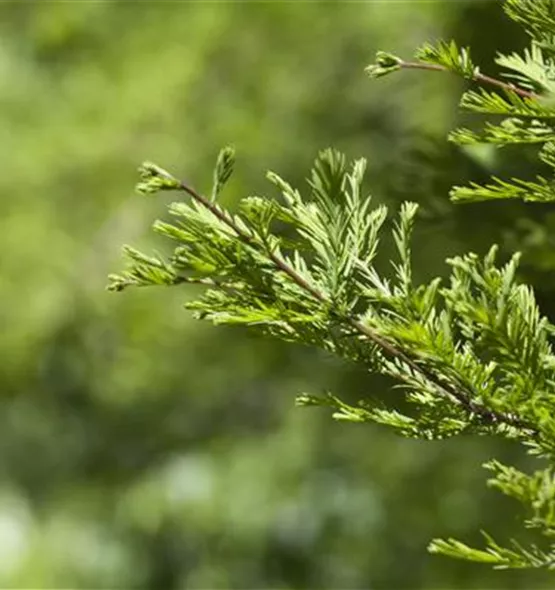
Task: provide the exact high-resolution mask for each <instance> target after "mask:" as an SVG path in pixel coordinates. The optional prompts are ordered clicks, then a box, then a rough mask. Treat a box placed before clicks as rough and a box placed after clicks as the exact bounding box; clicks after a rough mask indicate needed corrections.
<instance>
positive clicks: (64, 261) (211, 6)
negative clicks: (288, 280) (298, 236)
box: [0, 0, 555, 590]
mask: <svg viewBox="0 0 555 590" xmlns="http://www.w3.org/2000/svg"><path fill="white" fill-rule="evenodd" d="M0 14H1V16H2V18H1V19H0V27H1V36H0V79H1V86H0V102H1V105H2V108H1V109H0V154H1V162H2V168H3V172H2V174H1V175H0V184H1V192H2V199H1V204H0V207H1V209H0V210H1V217H0V219H1V231H0V248H1V252H2V256H1V257H0V269H1V270H0V297H1V300H2V303H3V305H2V307H1V309H0V322H1V327H2V329H1V330H0V359H1V364H0V367H1V368H0V385H1V388H2V396H1V398H0V399H1V401H0V403H1V408H0V410H1V411H0V449H1V452H0V474H1V480H0V483H1V485H0V587H5V588H8V587H10V588H30V587H33V588H149V589H150V588H152V589H159V590H171V589H181V588H183V589H184V588H191V589H197V588H198V589H200V588H206V589H210V588H213V589H227V588H234V589H238V588H253V589H254V588H272V589H273V588H280V589H281V588H283V589H286V588H330V589H331V588H336V589H340V588H349V589H351V588H352V589H355V588H369V589H389V588H391V589H393V588H395V589H407V590H408V589H410V590H413V589H414V590H415V589H463V588H464V589H466V588H481V589H486V588H522V589H524V588H526V589H531V588H552V587H553V585H554V583H553V581H552V577H551V576H549V575H548V574H544V573H537V572H526V571H524V572H494V571H491V570H490V569H489V568H488V567H486V566H477V565H472V564H467V563H464V562H456V561H451V560H448V559H445V558H440V557H433V556H430V555H428V554H427V553H426V550H425V547H426V544H427V542H428V541H429V540H430V539H431V538H432V537H435V536H445V537H447V536H456V537H459V538H461V539H464V540H465V541H467V542H470V543H472V542H477V543H479V540H480V539H479V535H478V533H477V531H478V530H479V529H480V528H485V529H486V530H488V531H490V532H492V533H493V534H494V535H496V536H497V537H498V538H499V540H500V541H506V540H507V539H508V538H510V537H511V536H512V535H518V534H520V529H521V526H520V520H519V519H520V518H521V517H522V515H521V514H520V512H519V509H518V506H516V505H514V504H513V503H511V502H510V501H508V500H506V499H504V498H503V497H500V496H499V495H498V494H497V493H496V492H494V491H491V490H488V489H487V488H486V486H485V480H486V477H487V474H486V472H485V471H483V469H482V468H481V467H480V465H481V463H483V462H484V461H485V460H488V459H490V458H491V457H494V456H495V457H498V458H501V459H504V460H506V461H513V462H515V463H517V464H519V465H521V466H523V467H524V468H532V467H533V463H531V460H530V459H528V458H527V457H526V455H525V454H524V452H523V451H522V449H519V448H517V447H514V446H511V445H509V444H507V443H503V442H502V441H496V440H485V439H471V438H465V439H457V440H451V441H445V442H442V443H437V442H436V443H424V442H420V441H407V440H403V439H400V438H398V437H396V436H394V435H393V434H392V433H390V432H389V431H387V430H386V429H382V428H378V427H369V426H354V425H345V424H342V423H336V422H334V421H333V420H332V419H331V417H330V415H329V414H328V413H327V412H326V411H325V410H315V409H312V410H311V409H298V408H295V407H294V397H295V395H296V394H298V393H301V392H303V391H309V392H312V393H319V392H322V391H324V390H326V389H329V390H330V391H332V392H334V393H336V394H338V395H342V396H345V397H346V398H348V399H358V398H363V397H364V396H366V395H369V394H371V395H380V396H382V397H383V398H384V399H389V400H392V401H394V400H395V399H396V398H397V396H398V395H399V394H398V393H396V392H395V391H391V390H390V389H389V387H388V386H386V385H385V384H384V383H383V382H380V381H377V380H376V379H373V378H372V377H371V376H369V375H367V374H365V373H364V372H363V371H362V370H360V369H357V368H355V367H350V366H345V365H344V364H342V363H340V362H338V361H337V360H334V359H330V358H328V357H326V356H325V355H322V354H319V353H318V352H317V351H312V350H308V349H305V348H301V347H294V346H290V345H286V344H282V343H279V342H274V341H271V340H267V339H264V338H261V337H258V336H254V335H252V334H250V333H246V332H244V331H242V330H240V329H231V328H218V329H216V328H213V327H212V326H210V325H207V324H203V323H199V322H195V321H194V320H192V319H191V317H190V315H189V314H188V313H186V312H185V311H183V310H182V308H181V304H182V302H183V301H184V300H185V299H186V298H187V297H191V296H193V295H194V293H193V292H192V291H187V290H186V289H185V290H182V289H153V290H131V291H126V292H125V293H124V294H121V295H116V294H110V293H107V292H106V291H104V286H105V284H106V276H107V274H108V273H109V272H112V271H115V270H118V269H119V268H120V266H121V264H122V262H121V259H120V247H121V245H122V244H123V243H131V244H133V245H135V246H137V247H140V248H144V249H149V248H157V249H161V250H163V249H164V242H163V241H162V240H160V239H159V238H156V237H155V236H153V235H152V234H151V232H150V231H149V226H150V223H151V222H152V221H153V220H154V219H155V218H156V217H157V216H161V215H162V216H163V215H164V214H165V213H164V206H165V204H166V203H167V200H166V198H165V196H163V195H162V196H158V197H155V198H144V197H139V196H136V195H135V194H134V193H133V186H134V184H135V182H136V180H137V174H136V168H137V166H138V165H139V164H140V163H141V162H142V161H143V160H144V159H150V160H154V161H155V162H157V163H159V164H160V165H162V166H164V167H167V168H168V169H170V170H172V171H173V172H175V173H176V174H177V175H180V176H182V177H183V178H185V179H187V180H188V181H189V182H191V183H192V184H194V185H195V186H196V187H197V188H199V189H201V190H206V189H207V188H208V187H209V185H210V181H211V171H212V165H213V162H214V160H215V157H216V155H217V152H218V150H219V148H220V147H221V146H223V145H226V144H229V143H232V144H233V145H235V147H236V148H237V151H238V165H237V174H236V176H235V178H234V180H233V182H232V183H231V185H230V188H229V190H228V191H227V193H226V195H225V198H224V201H225V203H226V204H228V205H230V206H232V205H233V202H234V200H235V199H237V198H238V197H239V196H244V195H246V194H268V191H270V194H274V193H273V192H272V190H271V188H270V185H269V183H267V182H266V181H265V179H264V173H265V171H266V170H267V169H272V170H275V171H276V172H278V173H280V174H281V175H283V176H284V177H285V178H286V179H288V180H289V181H290V182H292V183H296V184H298V185H302V184H303V183H304V178H305V177H306V176H307V174H308V171H309V168H310V165H311V162H312V160H313V158H314V157H315V155H316V153H317V152H318V150H320V149H323V148H325V147H328V146H330V145H331V146H334V147H337V148H340V149H341V150H343V151H345V152H346V153H347V155H348V156H349V157H352V158H354V157H360V156H365V157H367V158H368V160H369V175H368V187H369V189H370V190H371V191H372V193H373V195H374V198H375V200H376V202H385V203H387V204H388V205H390V206H391V208H392V210H393V211H395V210H396V209H397V208H398V206H399V203H400V202H401V200H403V199H406V198H410V199H412V200H417V201H418V202H420V203H421V205H422V211H423V212H422V219H421V222H420V224H419V229H418V231H417V236H416V244H415V247H414V251H415V259H416V264H417V274H418V275H419V276H420V277H422V278H429V277H430V276H434V275H438V274H443V273H445V265H444V264H443V260H444V259H445V258H446V257H447V256H450V255H452V254H455V253H462V252H465V251H467V250H469V249H473V250H476V251H478V252H484V251H485V250H486V249H487V248H488V246H489V245H490V243H492V242H494V241H497V242H499V243H500V244H501V247H502V252H503V253H504V255H506V254H507V253H509V252H511V251H513V250H515V249H521V250H522V251H523V252H524V265H523V271H522V272H523V277H524V278H525V279H527V280H533V281H534V282H535V283H536V284H537V285H538V288H539V292H538V297H539V299H540V301H541V302H542V305H543V311H544V313H546V314H548V315H550V314H551V315H552V313H553V311H554V309H553V303H552V301H553V294H554V290H555V282H554V281H553V279H552V278H550V277H552V276H553V272H552V271H553V267H554V266H555V258H554V255H553V251H554V248H553V243H552V241H553V238H552V237H551V236H553V235H554V231H553V230H555V217H554V215H553V213H552V211H551V209H550V208H549V207H548V206H539V205H534V206H524V205H522V204H518V203H511V204H507V203H499V204H497V203H496V204H488V205H475V206H474V205H473V206H465V207H455V206H453V205H451V204H450V203H449V201H448V199H447V191H448V189H449V187H450V185H451V184H452V183H453V182H457V183H462V182H465V181H468V180H470V179H472V180H476V181H480V180H483V179H484V178H486V177H487V176H488V175H489V174H490V173H492V172H493V173H496V174H499V175H502V174H503V173H506V172H507V171H510V174H511V175H517V174H524V175H526V174H529V173H531V171H533V169H534V166H535V164H534V161H535V160H534V153H533V152H531V151H526V150H522V149H521V150H517V151H510V150H509V151H503V152H499V151H495V150H490V149H475V150H472V151H469V150H466V151H463V150H460V149H456V148H454V147H453V146H451V145H449V144H448V143H447V142H446V140H445V136H446V133H447V131H448V130H449V129H451V128H452V127H453V126H455V125H456V124H457V123H460V122H462V121H464V122H465V123H468V118H467V117H465V116H462V115H461V114H460V113H459V112H458V111H457V100H458V96H459V94H460V92H461V90H462V88H463V86H462V83H461V82H460V81H459V80H457V79H456V78H454V77H451V76H449V75H445V76H442V75H436V74H428V73H422V72H420V73H418V72H410V73H404V74H399V75H396V76H391V77H390V78H386V79H383V80H378V81H370V80H369V79H368V78H367V77H366V76H365V74H364V71H363V70H364V67H365V66H366V65H367V64H368V63H369V62H371V61H372V59H373V56H374V53H375V51H376V50H378V49H383V50H390V51H392V52H395V53H397V54H399V55H403V56H406V57H408V56H410V55H411V54H412V51H413V49H414V48H415V47H416V46H418V45H419V44H420V43H422V42H424V41H433V40H435V39H437V38H444V39H450V38H455V39H456V40H458V41H459V42H460V43H461V44H467V43H468V44H471V45H472V47H473V49H474V56H475V59H476V61H477V62H478V63H480V64H483V66H484V68H483V69H484V70H485V71H487V72H488V73H495V72H496V69H495V67H493V66H491V60H492V58H493V57H494V55H495V51H496V50H497V49H504V50H513V49H518V48H519V47H522V45H523V43H524V42H525V38H524V35H523V34H522V32H521V31H520V30H519V29H518V28H517V27H516V25H514V24H512V23H511V22H510V21H508V19H507V18H506V17H505V16H504V15H503V13H502V10H501V7H500V3H498V2H495V1H493V2H488V1H484V2H473V1H471V0H469V1H457V2H454V1H453V2H450V1H448V0H445V1H438V2H409V1H407V2H301V1H297V2H263V3H255V2H252V3H250V2H175V3H174V2H167V3H166V2H154V1H152V2H112V1H104V2H100V1H99V2H38V1H37V2H11V3H10V2H5V3H2V4H1V6H0Z"/></svg>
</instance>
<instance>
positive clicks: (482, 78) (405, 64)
mask: <svg viewBox="0 0 555 590" xmlns="http://www.w3.org/2000/svg"><path fill="white" fill-rule="evenodd" d="M398 64H399V66H400V67H401V68H404V69H407V70H429V71H432V72H451V70H449V69H448V68H446V67H445V66H440V65H439V64H428V63H421V62H417V61H401V60H400V61H399V62H398ZM472 80H474V81H475V82H482V83H484V84H489V85H490V86H497V87H498V88H502V89H503V90H509V91H511V92H514V93H515V94H518V95H519V96H521V97H522V98H533V99H537V98H540V95H539V94H536V93H535V92H531V91H530V90H524V89H522V88H519V87H518V86H515V85H514V84H511V83H510V82H503V81H502V80H498V79H497V78H492V77H491V76H486V75H485V74H474V76H472Z"/></svg>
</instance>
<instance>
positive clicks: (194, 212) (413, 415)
mask: <svg viewBox="0 0 555 590" xmlns="http://www.w3.org/2000/svg"><path fill="white" fill-rule="evenodd" d="M505 8H506V11H507V14H508V15H509V16H510V17H511V18H513V19H514V20H516V21H517V22H520V23H521V24H524V25H525V27H526V28H527V30H528V31H529V32H530V34H531V36H532V37H533V40H532V45H531V47H530V49H529V50H525V51H524V54H523V56H522V57H520V56H518V55H517V54H515V53H513V54H510V55H499V56H498V58H497V60H496V61H497V63H498V65H500V66H502V67H504V68H505V69H508V70H510V72H511V73H510V74H507V76H508V77H510V78H511V79H513V80H515V82H516V83H512V82H511V83H507V82H504V81H501V80H497V79H495V78H491V77H489V76H485V75H483V74H482V73H481V72H480V70H479V69H478V67H477V66H476V65H475V64H474V63H473V61H472V60H471V59H470V55H469V51H468V49H459V48H458V47H457V45H456V44H455V43H454V42H450V43H445V42H441V41H440V42H439V43H437V44H436V45H430V44H426V45H424V46H423V47H421V49H419V50H418V51H417V53H416V59H417V60H418V61H417V62H405V61H403V60H401V59H400V58H398V57H396V56H394V55H392V54H388V53H384V52H380V53H378V55H377V60H376V64H374V65H372V66H369V67H368V68H367V72H368V74H369V75H370V76H371V77H373V78H378V77H381V76H384V75H387V74H389V73H392V72H393V71H398V70H401V69H407V68H408V69H410V68H412V69H431V70H439V71H450V72H452V73H455V74H457V75H460V76H462V77H464V78H466V79H468V80H471V81H473V82H478V83H482V84H489V85H493V86H495V87H496V88H497V89H498V90H499V91H496V92H489V91H486V90H484V89H481V88H480V89H479V90H477V91H475V90H468V91H466V92H465V93H464V94H463V97H462V99H461V107H462V108H463V109H465V110H467V111H470V112H474V113H483V114H488V115H501V116H504V117H506V118H505V119H504V120H502V121H501V123H500V124H492V123H486V125H485V129H484V132H483V133H476V132H473V131H471V130H468V129H458V130H456V131H454V132H453V133H452V134H451V135H450V139H451V140H452V141H455V142H458V143H462V144H473V143H478V142H483V143H492V144H495V145H497V146H503V145H509V144H519V143H532V144H537V143H540V144H543V148H542V151H541V152H540V157H541V160H542V161H543V162H544V164H546V165H547V166H548V167H550V168H551V169H553V168H555V158H554V157H553V153H554V151H555V147H554V145H555V143H554V138H553V134H554V131H553V128H552V127H551V125H550V121H551V120H552V119H553V118H555V106H554V103H553V101H552V97H551V93H552V91H553V88H554V87H553V85H554V83H555V74H554V67H555V64H554V62H553V58H552V55H551V53H552V51H551V50H552V47H553V45H552V41H553V38H554V37H555V19H554V18H553V14H554V12H553V4H552V2H548V1H541V2H528V1H521V0H510V1H509V2H507V4H506V6H505ZM515 72H516V73H515ZM233 164H234V152H233V150H231V149H230V148H226V149H224V150H222V152H221V153H220V155H219V157H218V161H217V164H216V167H215V171H214V183H213V190H212V193H211V196H210V198H207V197H205V196H203V195H202V194H200V193H198V192H197V191H195V189H193V188H192V187H191V186H189V185H188V184H186V183H185V182H183V181H180V180H178V179H177V178H175V177H174V176H172V175H171V174H170V173H168V172H166V171H165V170H163V169H161V168H160V167H158V166H156V165H154V164H150V163H147V164H144V165H143V167H142V168H141V176H142V180H141V182H140V183H139V185H138V187H137V189H138V191H139V192H142V193H153V192H156V191H157V190H174V191H183V192H185V193H186V194H187V195H188V196H189V197H191V199H192V202H190V203H188V202H185V201H178V202H175V203H173V204H171V205H170V206H169V213H170V215H171V216H172V217H173V219H174V221H173V222H165V221H158V222H156V223H155V224H154V229H155V230H156V231H157V232H159V233H161V234H162V235H163V236H165V237H166V238H168V239H169V240H170V241H171V243H173V246H174V248H173V253H172V254H171V255H170V256H169V257H166V258H163V257H159V256H156V257H151V256H147V255H145V254H142V253H140V252H138V251H137V250H135V249H131V248H129V247H127V248H126V249H125V254H126V256H127V258H128V261H129V267H128V269H127V270H125V271H124V272H123V273H120V274H117V275H111V276H110V284H109V288H110V289H112V290H118V291H119V290H122V289H123V288H125V287H127V286H131V285H135V286H149V285H176V284H180V283H193V284H199V285H204V286H205V287H206V290H205V291H204V293H203V294H202V295H201V296H200V297H198V298H197V299H195V300H193V301H189V302H187V303H186V307H187V308H188V309H190V310H193V311H194V314H195V317H197V318H199V319H208V320H211V321H212V322H214V323H216V324H242V325H246V326H249V327H250V328H252V329H254V330H258V331H261V332H263V333H266V334H270V335H272V336H275V337H278V338H280V339H283V340H286V341H292V342H298V343H302V344H310V345H313V346H317V347H319V348H321V349H323V350H325V351H327V352H330V353H332V354H334V355H337V356H340V357H342V358H345V359H348V360H350V361H353V362H354V363H356V364H357V365H358V366H360V367H362V368H364V369H365V370H368V371H371V372H373V373H378V374H380V375H382V376H384V377H386V378H388V379H392V380H393V381H394V382H395V383H396V384H397V386H398V387H399V388H400V389H401V390H402V391H403V392H404V397H403V403H400V402H399V401H398V402H397V403H396V404H395V403H387V404H384V403H383V402H382V401H378V400H376V399H372V398H366V399H364V400H363V401H361V402H360V403H359V404H355V405H353V404H352V403H348V402H347V401H345V400H344V399H340V398H339V397H337V396H335V395H333V394H330V393H328V394H327V395H324V396H314V395H310V394H303V395H301V396H299V398H298V400H297V403H298V404H299V405H302V406H313V405H321V406H324V407H330V408H332V410H333V415H334V417H335V418H337V419H340V420H344V421H351V422H374V423H378V424H382V425H387V426H389V427H390V428H392V429H394V430H395V431H396V432H397V433H399V434H401V435H403V436H406V437H411V438H421V439H425V440H431V439H442V438H448V437H452V436H456V435H461V434H465V433H473V434H478V435H497V436H499V437H503V438H506V439H510V440H513V441H517V442H519V443H520V444H522V445H523V446H525V447H526V448H527V449H528V451H529V453H530V454H532V455H535V456H537V457H540V458H543V459H546V460H547V461H548V462H549V463H550V464H553V461H554V460H555V419H554V418H553V416H555V389H554V387H555V354H554V353H553V350H552V345H551V341H550V337H551V336H552V334H553V333H554V330H555V326H553V325H552V324H551V323H550V322H549V320H548V319H547V318H546V317H544V316H542V314H541V312H540V310H539V308H538V305H537V303H536V300H535V295H534V291H533V289H532V288H531V287H530V286H527V285H523V284H520V283H519V282H518V280H517V278H516V274H517V269H518V262H519V256H518V255H515V256H513V257H512V258H511V260H510V261H509V262H507V263H506V264H504V265H502V264H498V263H497V262H496V254H497V247H495V246H494V247H492V248H491V249H490V250H489V252H488V253H487V254H486V255H485V256H483V257H481V256H478V255H477V254H474V253H469V254H466V255H462V256H456V257H453V258H450V259H448V260H447V263H448V265H449V267H450V272H449V274H448V277H447V280H441V279H440V278H434V279H432V280H429V281H427V282H424V283H421V284H416V282H415V281H414V279H413V274H414V273H413V266H412V255H411V235H412V231H413V225H414V221H415V218H416V214H417V209H418V207H417V205H416V204H415V203H412V202H406V203H404V204H403V205H402V206H401V208H400V211H399V214H398V216H397V219H396V220H395V222H394V226H393V231H392V232H388V233H389V235H386V236H385V238H386V240H387V238H390V240H392V242H393V244H394V248H395V251H396V260H395V261H393V262H392V265H391V267H390V268H389V269H387V270H384V269H383V268H381V265H380V264H378V262H379V260H378V259H379V256H378V255H379V242H380V240H382V239H383V238H384V236H383V235H382V233H384V232H383V227H384V226H385V223H386V215H387V210H386V208H385V207H384V206H377V207H373V208H372V207H371V198H370V197H369V196H368V195H367V194H366V192H365V189H364V182H363V181H364V174H365V169H366V162H365V160H363V159H360V160H356V161H354V162H351V163H348V162H347V160H346V158H345V156H344V155H342V154H341V153H339V152H337V151H335V150H326V151H324V152H321V153H320V154H319V156H318V158H317V159H316V161H315V163H314V166H313V168H312V171H311V173H310V176H309V181H308V189H307V191H306V193H305V191H301V190H299V189H296V188H294V187H293V186H291V185H290V184H289V183H288V182H286V181H285V180H284V179H282V178H281V177H279V176H278V175H277V174H275V173H269V174H268V179H269V180H270V181H271V182H272V183H273V184H274V185H275V186H276V187H277V189H278V190H279V193H280V195H279V199H271V198H269V197H258V196H257V197H247V198H244V199H243V200H241V201H240V202H239V204H238V212H237V213H235V212H232V211H230V210H228V209H226V208H224V207H222V206H221V205H220V204H219V203H218V197H219V196H220V193H221V189H222V188H223V186H224V184H225V183H226V182H227V181H228V180H229V177H230V175H231V171H232V169H233ZM451 197H452V199H453V200H455V201H475V200H488V199H490V200H491V199H499V198H504V199H507V198H521V199H524V200H532V201H551V200H554V199H555V192H554V188H553V182H552V180H551V179H547V178H544V177H543V176H538V177H537V179H536V180H535V181H529V180H522V179H518V178H512V179H511V180H510V181H504V180H500V179H498V178H495V177H494V179H493V182H492V183H490V184H485V185H480V184H478V183H471V184H470V185H469V186H467V187H454V188H453V190H452V191H451ZM487 467H488V468H489V469H491V470H493V471H494V472H495V473H496V477H495V478H494V479H492V480H491V481H490V485H491V486H492V487H494V488H496V489H498V490H500V491H501V492H503V493H504V494H506V495H508V496H510V497H513V498H516V499H517V500H519V501H520V502H522V503H523V504H524V505H525V507H527V508H528V509H529V510H531V512H532V516H531V517H530V518H529V519H528V520H527V521H525V524H526V526H527V527H528V528H531V529H534V530H535V532H537V533H539V535H540V536H541V537H546V539H547V541H546V539H542V541H544V542H545V544H546V547H545V548H544V549H541V548H539V547H538V546H537V545H536V544H535V543H532V544H528V545H526V544H525V543H521V542H517V541H514V540H513V541H511V542H510V545H509V546H508V547H503V546H501V545H500V544H498V543H497V542H496V541H494V540H493V538H492V537H491V536H489V535H488V534H486V533H484V537H485V542H486V547H485V549H483V550H482V549H474V548H471V547H469V546H468V545H466V544H465V543H462V542H460V541H457V540H454V539H448V540H441V539H435V540H434V541H432V543H431V544H430V547H429V548H430V551H431V552H433V553H441V554H444V555H448V556H451V557H457V558H462V559H466V560H471V561H476V562H481V563H489V564H492V565H494V566H495V567H497V568H544V567H546V568H549V569H551V568H552V567H553V566H552V564H553V561H554V559H555V551H554V550H553V546H552V545H551V544H550V543H549V541H550V539H551V538H552V536H553V530H554V522H553V521H554V518H555V517H554V514H555V501H554V500H553V496H554V491H553V490H554V489H555V486H554V484H553V476H552V472H551V469H550V468H547V469H544V470H540V471H537V472H536V473H535V474H534V475H533V476H527V475H525V474H524V473H521V472H519V471H517V470H516V469H513V468H512V467H507V466H505V465H503V464H502V463H500V462H498V461H492V462H490V463H488V464H487Z"/></svg>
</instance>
